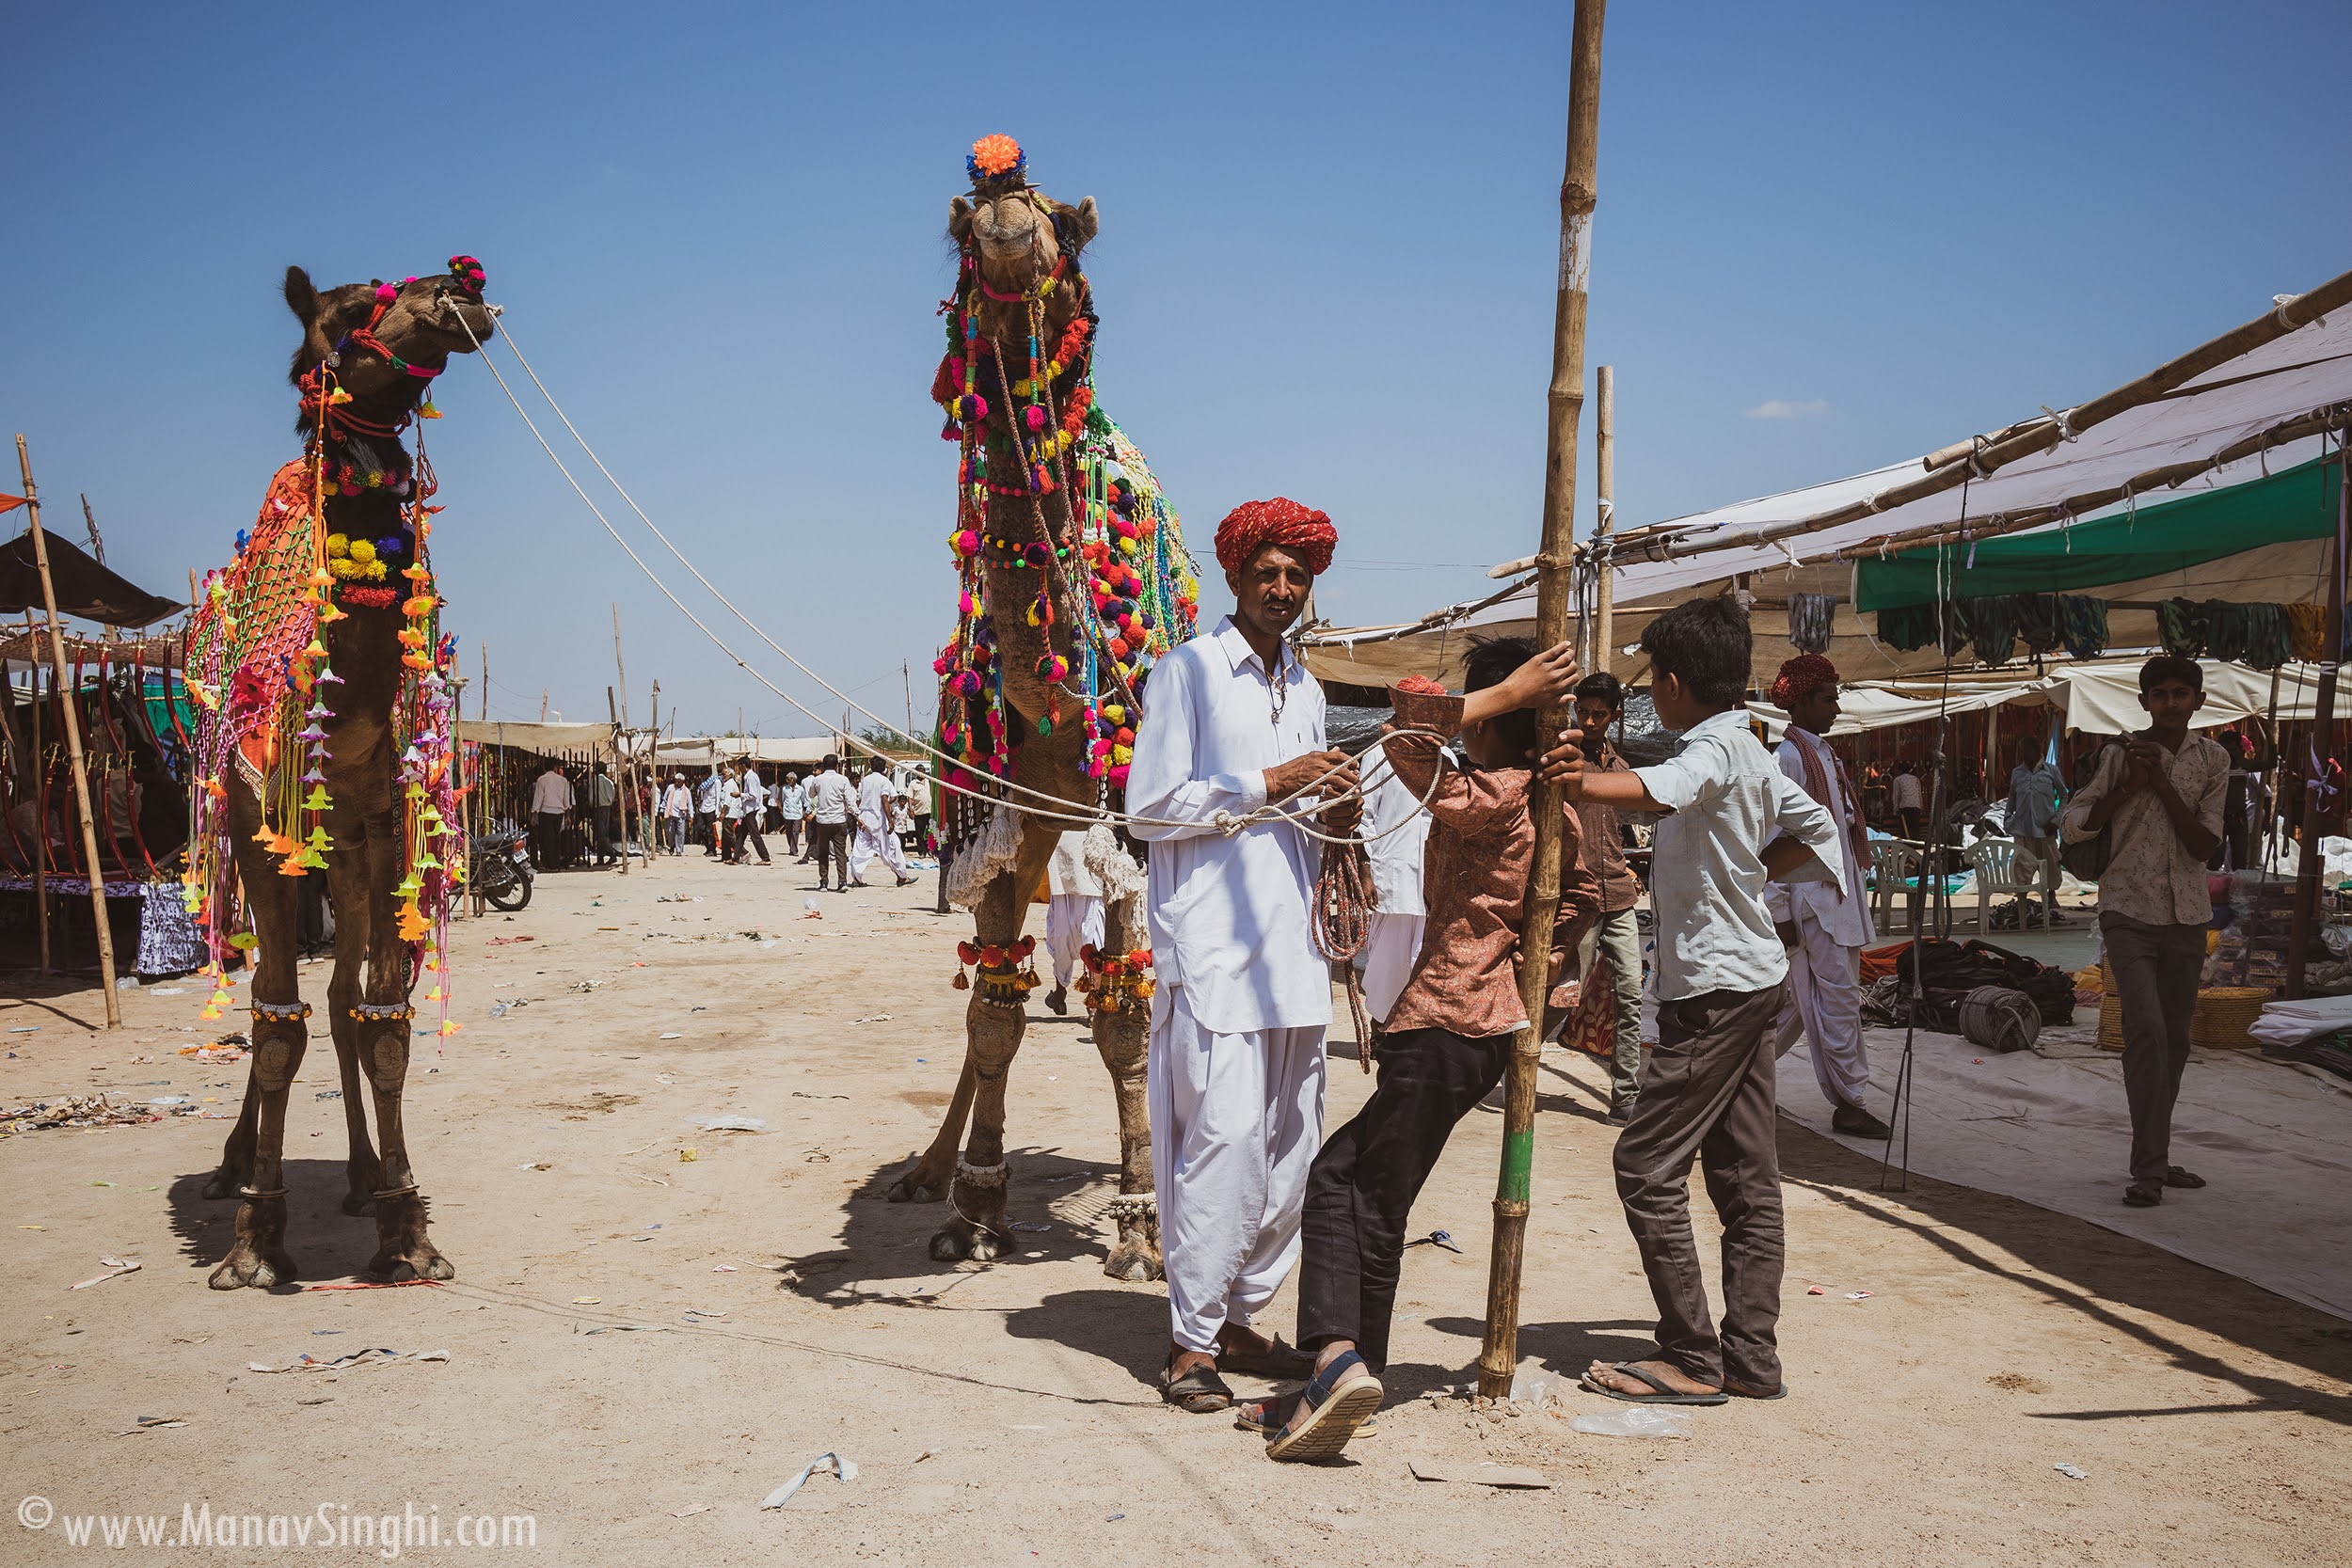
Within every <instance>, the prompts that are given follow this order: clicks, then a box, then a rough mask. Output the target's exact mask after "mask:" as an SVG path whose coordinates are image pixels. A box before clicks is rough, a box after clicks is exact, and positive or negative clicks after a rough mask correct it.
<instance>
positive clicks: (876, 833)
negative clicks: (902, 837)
mask: <svg viewBox="0 0 2352 1568" xmlns="http://www.w3.org/2000/svg"><path fill="white" fill-rule="evenodd" d="M877 859H879V860H881V862H882V864H884V865H886V866H888V867H890V869H891V870H892V871H893V872H894V873H896V874H897V875H898V876H899V877H900V878H904V877H905V876H906V875H907V852H906V850H905V849H903V848H902V847H899V844H898V834H897V833H894V832H891V831H890V827H889V824H888V823H887V822H886V821H885V820H884V819H883V818H882V817H881V816H866V814H865V813H864V812H860V813H859V814H858V819H857V836H856V837H855V838H854V839H852V840H851V841H850V880H851V881H853V882H862V881H864V880H866V867H867V866H869V865H871V864H873V863H874V862H875V861H876V860H877Z"/></svg>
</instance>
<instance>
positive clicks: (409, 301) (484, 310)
mask: <svg viewBox="0 0 2352 1568" xmlns="http://www.w3.org/2000/svg"><path fill="white" fill-rule="evenodd" d="M483 282H484V277H483V271H482V263H481V262H479V261H475V260H474V259H473V258H472V257H470V256H453V257H451V258H450V270H449V271H447V272H445V273H439V274H437V275H435V276H433V277H407V278H403V279H401V280H400V281H399V282H397V283H385V282H380V281H379V282H370V283H345V284H343V285H342V286H341V287H339V288H333V289H328V290H326V291H325V292H323V293H322V292H321V291H320V290H319V288H318V287H317V286H316V285H315V284H313V283H312V282H311V281H310V274H309V273H307V272H304V271H303V270H302V269H301V268H300V267H288V268H287V269H286V304H287V306H288V307H289V308H290V309H292V310H293V311H294V319H295V320H297V321H299V322H301V323H302V343H301V346H300V347H298V348H296V349H295V350H294V364H293V366H292V368H291V369H290V370H289V371H288V372H287V379H289V380H290V381H292V382H293V383H294V385H295V386H296V387H302V386H303V385H304V383H305V379H306V378H308V377H310V375H311V372H314V371H316V370H317V369H318V367H319V366H321V365H327V366H330V367H332V369H333V371H334V378H335V384H336V385H337V386H339V387H340V388H342V389H343V390H344V391H346V392H349V393H350V394H351V395H352V397H353V398H354V399H355V400H358V401H363V402H366V403H367V404H371V405H373V406H378V407H381V406H384V405H387V404H389V405H391V406H394V407H396V408H398V409H399V410H400V411H403V412H405V411H406V410H407V409H410V408H413V407H415V406H416V405H417V404H419V403H421V401H423V398H424V394H425V391H426V389H427V388H429V387H430V386H431V385H432V378H433V377H434V376H435V375H437V374H438V373H439V372H440V371H441V370H442V369H443V368H444V367H445V366H447V365H448V363H449V356H451V355H453V354H470V353H472V352H473V349H474V344H475V342H476V341H482V342H487V341H489V339H490V335H491V333H492V332H494V331H495V330H496V329H497V328H496V324H495V319H494V316H493V313H492V311H491V309H490V307H489V306H488V305H486V304H485V303H484V302H483V298H482V289H483ZM469 329H470V331H471V335H470V336H469Z"/></svg>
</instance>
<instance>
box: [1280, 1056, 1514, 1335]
mask: <svg viewBox="0 0 2352 1568" xmlns="http://www.w3.org/2000/svg"><path fill="white" fill-rule="evenodd" d="M1373 1049H1374V1051H1375V1053H1377V1057H1376V1059H1377V1060H1378V1062H1379V1064H1380V1082H1379V1083H1378V1085H1376V1086H1375V1087H1374V1089H1373V1091H1372V1098H1371V1099H1370V1100H1367V1101H1364V1104H1363V1108H1362V1109H1361V1110H1359V1111H1358V1112H1357V1113H1356V1115H1355V1117H1354V1118H1353V1119H1351V1120H1350V1121H1349V1122H1348V1124H1347V1125H1346V1126H1345V1127H1343V1128H1341V1129H1340V1130H1339V1131H1338V1132H1334V1133H1332V1134H1331V1135H1330V1136H1328V1137H1327V1138H1326V1139H1324V1142H1323V1152H1322V1153H1320V1154H1318V1155H1316V1156H1315V1163H1314V1164H1313V1166H1312V1167H1311V1169H1310V1170H1309V1171H1308V1173H1307V1204H1306V1212H1305V1214H1304V1216H1303V1217H1302V1219H1301V1221H1300V1234H1301V1251H1300V1259H1299V1269H1298V1343H1299V1346H1300V1348H1302V1349H1305V1350H1320V1349H1321V1348H1322V1347H1323V1346H1325V1345H1327V1344H1329V1343H1330V1342H1331V1341H1332V1340H1334V1339H1351V1340H1353V1341H1355V1344H1356V1351H1357V1354H1359V1355H1361V1356H1362V1357H1363V1358H1364V1365H1366V1366H1367V1367H1370V1368H1371V1369H1372V1370H1374V1371H1375V1372H1377V1371H1380V1370H1384V1369H1385V1368H1386V1367H1387V1366H1388V1364H1389V1320H1390V1318H1391V1316H1392V1315H1393V1314H1394V1312H1395V1310H1396V1280H1397V1273H1398V1269H1399V1267H1400V1265H1401V1264H1402V1262H1403V1260H1404V1257H1405V1224H1406V1218H1407V1217H1408V1216H1409V1215H1410V1214H1411V1212H1412V1208H1413V1199H1414V1198H1415V1197H1416V1196H1419V1195H1420V1193H1421V1187H1422V1182H1424V1181H1426V1180H1429V1173H1430V1171H1432V1170H1433V1169H1435V1168H1436V1167H1437V1164H1438V1155H1440V1154H1442V1153H1444V1152H1445V1142H1446V1139H1447V1138H1448V1137H1450V1136H1452V1135H1453V1132H1454V1123H1456V1122H1458V1121H1460V1120H1461V1119H1462V1118H1463V1117H1466V1116H1468V1115H1469V1114H1470V1110H1471V1108H1472V1107H1473V1106H1475V1105H1476V1104H1477V1103H1478V1102H1479V1101H1482V1100H1484V1099H1486V1097H1487V1096H1488V1095H1490V1094H1492V1093H1494V1091H1495V1085H1497V1084H1500V1083H1502V1069H1503V1067H1504V1066H1505V1064H1506V1063H1508V1062H1509V1060H1510V1056H1511V1037H1510V1036H1509V1035H1490V1036H1487V1037H1485V1038H1482V1039H1471V1038H1469V1037H1465V1036H1462V1035H1455V1034H1450V1033H1448V1032H1447V1031H1445V1030H1443V1029H1407V1030H1405V1031H1404V1032H1402V1033H1400V1034H1394V1035H1382V1036H1379V1037H1377V1038H1376V1041H1375V1045H1374V1047H1373Z"/></svg>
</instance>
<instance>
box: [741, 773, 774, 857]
mask: <svg viewBox="0 0 2352 1568" xmlns="http://www.w3.org/2000/svg"><path fill="white" fill-rule="evenodd" d="M738 791H739V795H740V796H741V800H740V810H739V814H738V816H737V818H736V825H735V860H736V863H737V864H739V865H749V864H751V863H752V860H751V857H752V854H753V852H754V851H757V852H758V855H759V863H760V864H762V865H766V864H768V863H769V860H768V840H767V837H766V836H765V835H764V834H763V833H762V832H760V829H761V827H762V826H763V825H764V824H765V823H766V821H767V818H768V786H767V785H765V784H761V783H760V782H759V769H758V768H755V767H753V766H752V765H751V764H750V763H748V762H746V763H745V764H744V765H743V774H742V778H741V779H740V781H739V784H738Z"/></svg>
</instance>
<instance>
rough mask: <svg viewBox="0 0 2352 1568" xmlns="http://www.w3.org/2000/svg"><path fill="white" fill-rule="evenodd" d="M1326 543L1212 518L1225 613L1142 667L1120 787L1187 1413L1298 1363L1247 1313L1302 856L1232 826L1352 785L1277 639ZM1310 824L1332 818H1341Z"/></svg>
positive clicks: (1299, 1371)
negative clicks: (1147, 995)
mask: <svg viewBox="0 0 2352 1568" xmlns="http://www.w3.org/2000/svg"><path fill="white" fill-rule="evenodd" d="M1337 538H1338V536H1337V534H1336V533H1335V532H1334V531H1333V530H1332V528H1331V521H1330V519H1329V518H1328V517H1327V516H1325V515H1323V514H1322V513H1320V512H1313V511H1310V510H1309V509H1308V508H1306V507H1303V506H1300V505H1299V504H1298V503H1297V502H1295V501H1291V500H1286V499H1281V498H1279V497H1278V498H1276V499H1272V500H1266V501H1250V502H1248V503H1247V504H1245V505H1242V506H1239V507H1236V508H1235V509H1234V510H1233V512H1232V514H1231V515H1228V516H1227V517H1226V519H1225V520H1224V522H1223V523H1221V524H1219V525H1218V527H1217V531H1216V559H1217V563H1218V564H1219V565H1220V566H1222V567H1223V568H1224V569H1225V581H1226V585H1227V587H1229V588H1230V589H1231V590H1232V594H1233V599H1234V606H1233V613H1232V615H1230V616H1228V617H1227V618H1226V619H1225V620H1224V621H1223V622H1222V623H1220V624H1219V626H1217V628H1216V631H1215V632H1214V633H1212V634H1210V635H1209V636H1206V637H1200V638H1196V639H1195V640H1194V641H1190V642H1187V643H1184V645H1182V646H1181V647H1178V648H1176V649H1175V650H1174V651H1172V652H1170V653H1169V654H1168V656H1167V657H1164V658H1162V659H1161V660H1160V661H1159V663H1158V664H1157V665H1156V666H1155V667H1154V668H1153V670H1152V683H1151V705H1150V707H1149V708H1147V709H1146V711H1145V713H1144V717H1143V722H1142V725H1141V727H1140V729H1138V730H1137V732H1136V744H1135V760H1134V765H1133V768H1132V769H1131V771H1130V772H1129V774H1128V779H1127V809H1128V810H1129V811H1130V812H1132V813H1134V814H1135V816H1136V817H1137V818H1138V819H1139V820H1138V821H1137V822H1136V827H1135V832H1136V836H1138V837H1140V838H1144V839H1148V840H1150V841H1152V850H1151V870H1150V880H1149V884H1148V895H1147V897H1148V904H1149V912H1150V917H1151V928H1152V960H1153V964H1154V969H1155V973H1156V974H1157V977H1158V987H1157V989H1156V990H1154V991H1153V993H1152V1043H1151V1054H1150V1060H1149V1067H1148V1071H1147V1092H1148V1094H1149V1096H1150V1100H1151V1108H1152V1176H1153V1185H1154V1187H1155V1189H1156V1192H1157V1199H1158V1205H1159V1216H1160V1247H1161V1252H1162V1256H1163V1259H1164V1260H1165V1263H1166V1265H1167V1270H1168V1316H1169V1320H1170V1328H1171V1340H1172V1342H1171V1343H1170V1344H1169V1346H1168V1364H1167V1368H1166V1370H1165V1371H1164V1373H1163V1374H1162V1379H1161V1394H1162V1397H1163V1398H1164V1399H1166V1400H1167V1401H1168V1402H1169V1403H1170V1404H1174V1405H1176V1406H1177V1407H1179V1408H1180V1409H1184V1410H1187V1411H1191V1412H1194V1413H1196V1414H1200V1413H1206V1412H1210V1411H1216V1410H1223V1409H1225V1408H1227V1407H1228V1406H1229V1405H1231V1404H1232V1399H1233V1395H1232V1389H1231V1388H1230V1387H1229V1386H1227V1385H1226V1383H1225V1381H1224V1379H1223V1378H1222V1377H1220V1376H1219V1375H1218V1369H1219V1367H1220V1365H1222V1366H1224V1367H1230V1368H1232V1369H1235V1370H1243V1371H1249V1372H1255V1373H1259V1374H1261V1375H1265V1376H1275V1377H1295V1376H1304V1375H1305V1374H1306V1373H1307V1372H1308V1371H1309V1370H1311V1367H1312V1362H1311V1358H1309V1357H1308V1356H1306V1355H1304V1354H1301V1353H1299V1352H1297V1351H1295V1350H1292V1349H1290V1348H1288V1347H1286V1346H1283V1345H1282V1344H1281V1343H1280V1342H1279V1340H1271V1341H1270V1340H1268V1339H1266V1338H1264V1337H1263V1336H1261V1335H1260V1334H1258V1333H1257V1332H1256V1331H1255V1330H1254V1329H1252V1328H1251V1327H1250V1326H1249V1324H1250V1320H1251V1319H1252V1318H1253V1317H1254V1316H1255V1315H1256V1314H1257V1313H1258V1312H1259V1311H1261V1310H1262V1309H1263V1307H1265V1305H1266V1303H1267V1302H1268V1301H1269V1300H1270V1299H1271V1298H1272V1297H1273V1295H1274V1292H1275V1291H1276V1290H1277V1289H1278V1288H1279V1286H1280V1285H1281V1283H1282V1280H1283V1278H1284V1277H1285V1276H1286V1275H1288V1274H1289V1273H1290V1271H1291V1268H1292V1266H1293V1265H1294V1264H1295V1262H1296V1261H1297V1259H1298V1227H1299V1215H1300V1209H1301V1205H1302V1203H1303V1201H1304V1199H1305V1196H1306V1182H1307V1170H1308V1166H1309V1164H1311V1162H1312V1160H1313V1158H1314V1152H1315V1146H1316V1141H1317V1139H1318V1137H1319V1136H1320V1134H1321V1131H1322V1125H1323V1037H1324V1033H1325V1031H1326V1030H1327V1028H1328V1027H1329V1026H1330V1022H1331V975H1330V966H1329V963H1328V962H1327V960H1326V959H1325V958H1324V956H1323V955H1322V954H1321V953H1319V952H1317V951H1316V949H1315V945H1314V942H1313V938H1312V935H1311V920H1310V910H1311V906H1312V887H1313V883H1314V879H1315V871H1316V865H1317V863H1318V860H1319V858H1320V857H1319V855H1318V853H1317V847H1316V846H1315V845H1313V844H1312V843H1311V841H1310V840H1309V839H1308V837H1307V835H1306V834H1305V833H1304V832H1301V831H1300V830H1299V829H1298V828H1297V827H1296V826H1295V825H1294V824H1292V823H1289V822H1284V821H1255V822H1249V823H1248V825H1247V826H1242V827H1238V828H1236V826H1235V819H1238V818H1247V817H1248V816H1249V815H1250V814H1252V813H1254V812H1256V811H1258V810H1259V809H1261V808H1263V807H1264V806H1267V805H1270V804H1281V803H1284V802H1288V801H1291V800H1294V799H1295V798H1299V797H1312V796H1315V795H1317V794H1320V793H1323V792H1326V791H1339V790H1344V789H1346V788H1348V787H1350V786H1352V785H1353V784H1354V783H1355V777H1354V774H1355V769H1354V767H1353V765H1352V764H1351V763H1350V762H1349V760H1348V758H1347V756H1346V754H1345V753H1344V752H1335V751H1330V750H1327V748H1326V747H1325V744H1324V729H1323V720H1324V701H1323V689H1322V688H1321V687H1320V686H1318V685H1316V684H1315V680H1314V677H1313V676H1311V675H1310V674H1309V673H1307V669H1306V666H1305V665H1304V664H1302V663H1300V662H1299V659H1298V657H1297V656H1296V655H1295V653H1293V652H1292V651H1291V649H1290V648H1289V647H1288V646H1287V645H1286V644H1285V643H1284V642H1283V641H1282V634H1283V633H1284V632H1286V631H1287V630H1289V629H1290V626H1291V625H1292V623H1293V622H1295V620H1296V619H1297V618H1298V614H1299V611H1300V610H1302V609H1303V608H1304V607H1305V605H1306V602H1307V595H1308V593H1309V591H1310V590H1311V588H1312V587H1313V584H1314V579H1315V578H1316V577H1318V576H1319V575H1321V574H1322V573H1323V572H1324V571H1325V570H1326V569H1327V567H1329V565H1330V563H1331V551H1332V547H1333V546H1334V545H1335V544H1336V543H1337ZM1294 809H1295V808H1294ZM1331 815H1332V816H1334V817H1335V818H1336V819H1338V820H1342V821H1344V822H1346V823H1347V824H1348V825H1350V826H1352V824H1353V820H1354V817H1355V815H1356V813H1355V812H1354V810H1353V808H1352V806H1350V807H1345V808H1335V809H1334V811H1333V813H1332V814H1331ZM1168 822H1174V823H1177V824H1180V825H1179V826H1174V827H1169V826H1166V825H1164V824H1166V823H1168Z"/></svg>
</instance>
